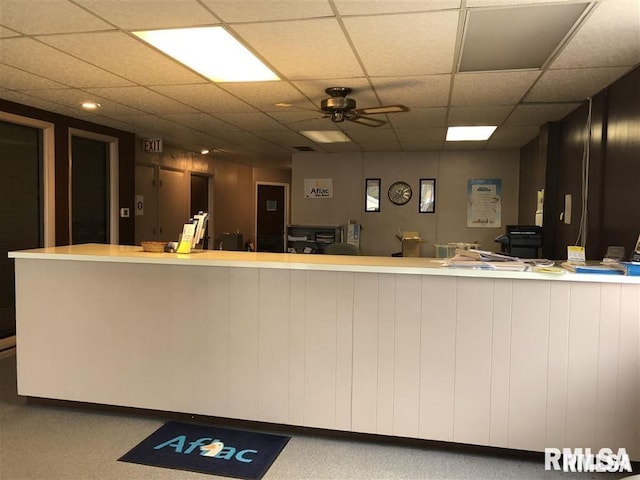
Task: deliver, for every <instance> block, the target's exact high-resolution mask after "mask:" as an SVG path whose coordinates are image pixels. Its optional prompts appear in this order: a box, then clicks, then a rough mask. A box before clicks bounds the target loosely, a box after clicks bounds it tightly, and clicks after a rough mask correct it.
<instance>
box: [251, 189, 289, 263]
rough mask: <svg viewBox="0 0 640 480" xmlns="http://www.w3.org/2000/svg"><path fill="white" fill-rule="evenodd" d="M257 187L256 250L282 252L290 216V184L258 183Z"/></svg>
mask: <svg viewBox="0 0 640 480" xmlns="http://www.w3.org/2000/svg"><path fill="white" fill-rule="evenodd" d="M256 188H257V194H256V251H258V252H276V253H282V252H284V251H285V250H284V246H285V244H286V243H285V241H284V236H285V234H286V225H287V218H288V216H289V207H288V203H287V201H286V199H287V198H288V195H287V193H288V188H289V185H287V184H284V183H257V184H256Z"/></svg>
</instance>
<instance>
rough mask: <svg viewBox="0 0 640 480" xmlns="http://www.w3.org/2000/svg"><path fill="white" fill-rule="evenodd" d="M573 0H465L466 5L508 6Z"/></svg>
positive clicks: (470, 6)
mask: <svg viewBox="0 0 640 480" xmlns="http://www.w3.org/2000/svg"><path fill="white" fill-rule="evenodd" d="M573 1H574V0H466V4H467V7H469V8H475V7H510V6H513V5H523V4H538V3H566V2H573Z"/></svg>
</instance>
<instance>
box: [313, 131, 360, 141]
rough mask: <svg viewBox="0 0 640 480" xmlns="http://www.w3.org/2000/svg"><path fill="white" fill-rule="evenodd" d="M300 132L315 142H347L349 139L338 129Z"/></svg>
mask: <svg viewBox="0 0 640 480" xmlns="http://www.w3.org/2000/svg"><path fill="white" fill-rule="evenodd" d="M300 133H301V134H302V135H304V136H305V137H307V138H308V139H309V140H311V141H313V142H316V143H347V142H350V141H351V139H350V138H349V137H347V136H346V135H345V134H344V133H343V132H341V131H339V130H304V131H301V132H300Z"/></svg>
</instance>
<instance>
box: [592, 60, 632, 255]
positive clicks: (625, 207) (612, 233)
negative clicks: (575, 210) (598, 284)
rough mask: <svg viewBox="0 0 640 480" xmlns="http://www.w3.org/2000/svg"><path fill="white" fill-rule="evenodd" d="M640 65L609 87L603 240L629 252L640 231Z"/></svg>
mask: <svg viewBox="0 0 640 480" xmlns="http://www.w3.org/2000/svg"><path fill="white" fill-rule="evenodd" d="M639 85H640V68H636V69H635V70H634V71H633V72H631V73H630V74H628V75H627V76H625V77H624V78H622V79H621V80H620V81H618V82H616V83H615V84H614V85H612V86H611V87H609V89H608V91H607V100H608V102H607V103H608V122H607V137H606V158H605V172H604V192H603V195H602V231H601V236H602V243H603V245H604V246H605V247H606V245H623V246H624V247H625V249H626V251H627V252H628V253H629V252H630V251H631V249H632V248H633V246H634V245H635V242H636V240H637V238H638V235H639V234H640V208H638V206H639V205H640V88H638V86H639Z"/></svg>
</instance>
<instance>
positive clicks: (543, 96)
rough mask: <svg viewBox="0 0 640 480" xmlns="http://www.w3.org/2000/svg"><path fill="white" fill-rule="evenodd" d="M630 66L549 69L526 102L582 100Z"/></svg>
mask: <svg viewBox="0 0 640 480" xmlns="http://www.w3.org/2000/svg"><path fill="white" fill-rule="evenodd" d="M627 70H628V68H625V67H609V68H578V69H571V70H549V71H547V72H545V73H544V74H543V75H542V77H541V78H540V80H539V81H538V82H537V83H536V84H535V85H534V87H533V88H532V89H531V91H530V92H529V93H528V94H527V96H526V97H525V99H524V100H525V101H526V102H567V101H578V102H579V101H582V100H584V99H586V98H588V97H590V96H592V95H595V94H596V93H598V92H599V91H600V90H602V89H603V88H604V87H606V86H607V85H610V84H611V83H613V82H614V81H615V80H616V79H618V78H620V77H621V76H622V75H624V73H626V71H627Z"/></svg>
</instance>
